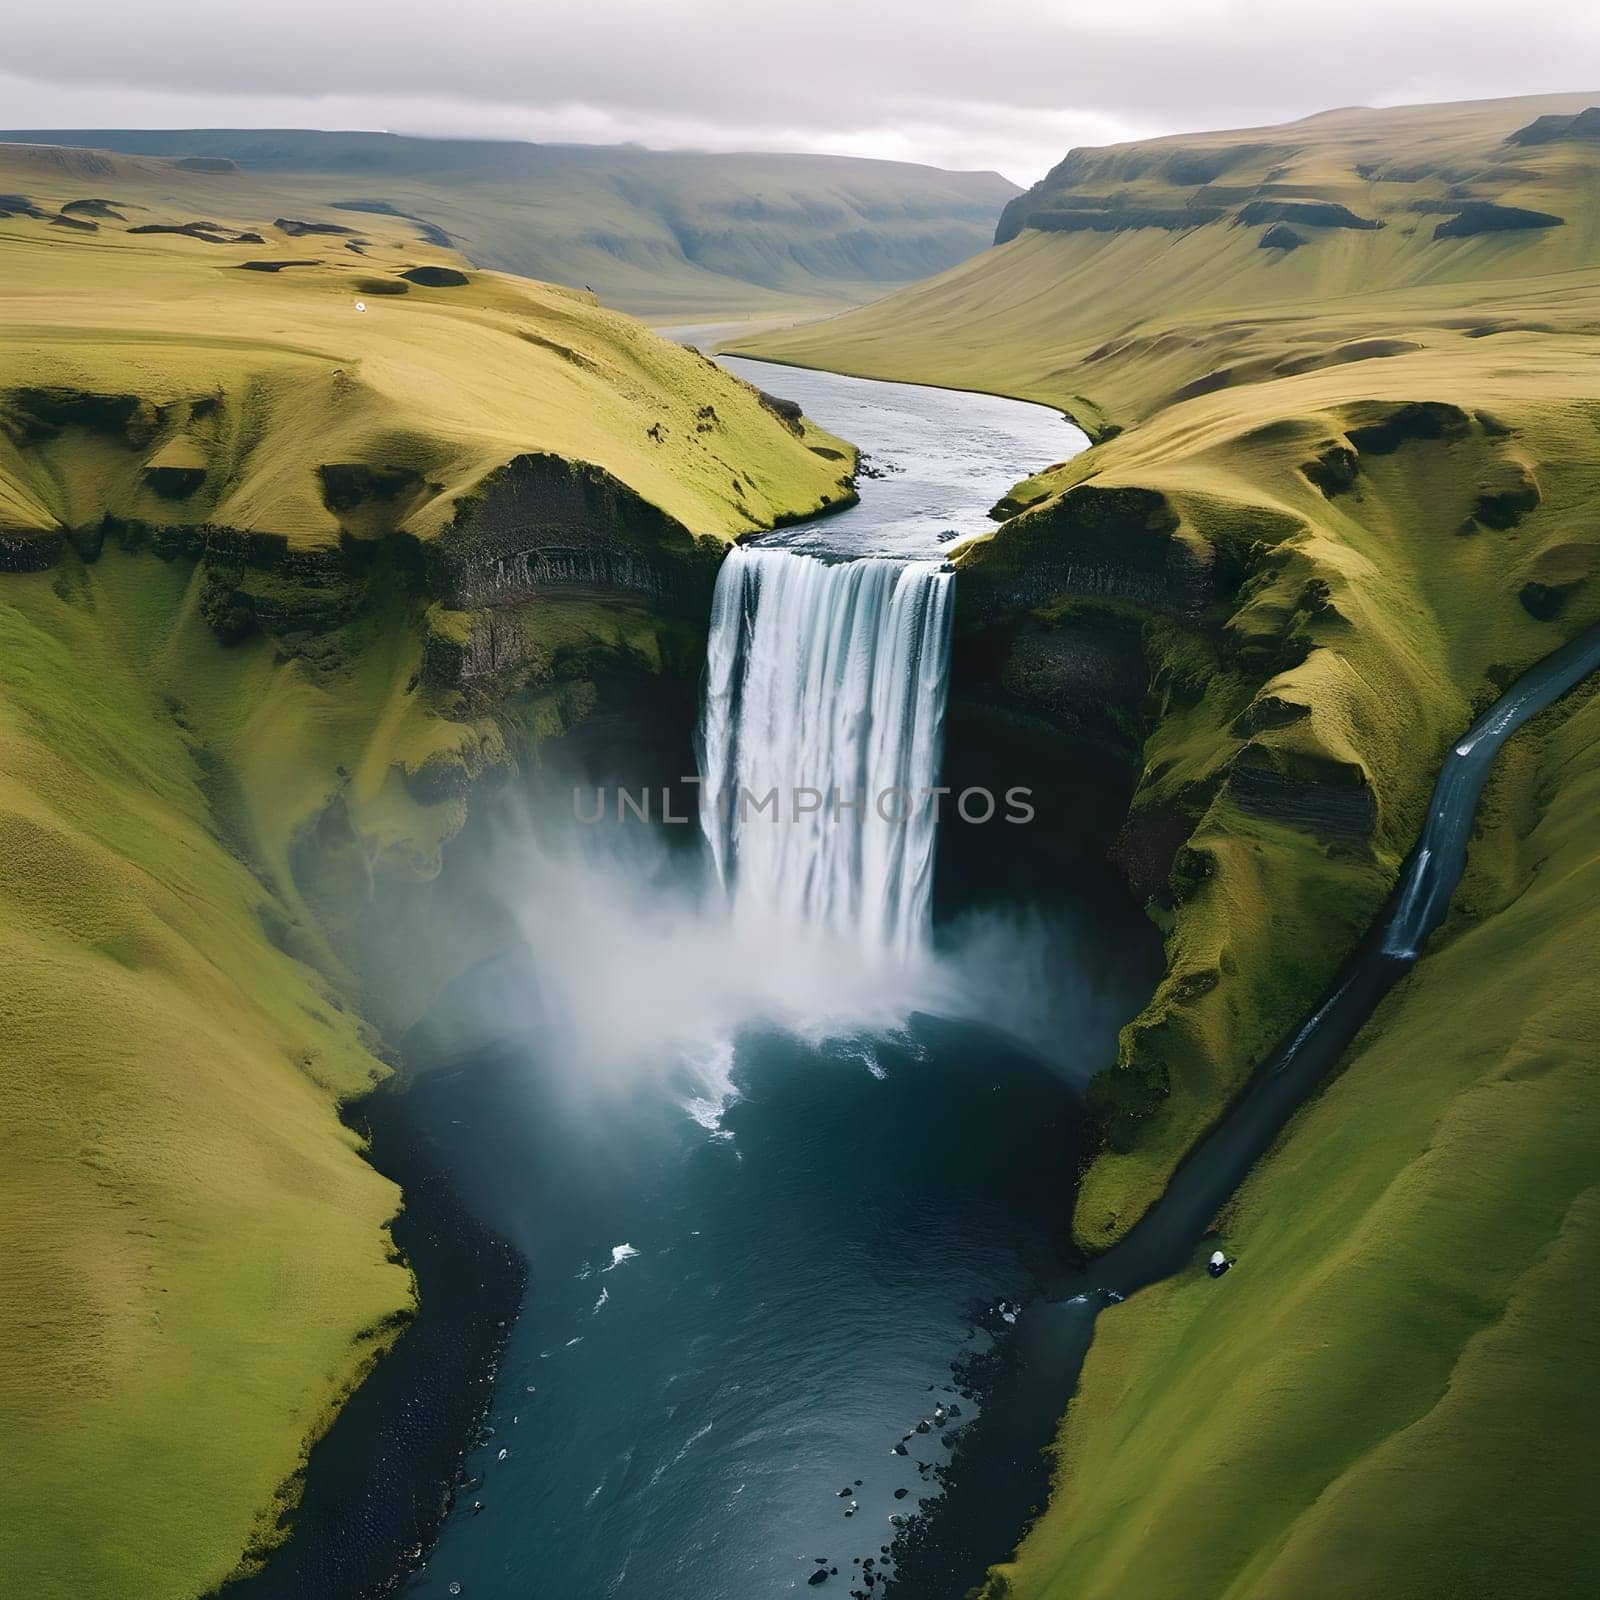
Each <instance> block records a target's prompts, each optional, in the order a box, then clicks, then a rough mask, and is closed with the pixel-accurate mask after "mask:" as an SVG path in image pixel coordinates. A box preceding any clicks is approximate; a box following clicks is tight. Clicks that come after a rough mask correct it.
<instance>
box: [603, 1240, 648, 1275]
mask: <svg viewBox="0 0 1600 1600" xmlns="http://www.w3.org/2000/svg"><path fill="white" fill-rule="evenodd" d="M638 1253H639V1252H638V1251H637V1250H635V1249H634V1248H633V1246H632V1245H631V1244H618V1245H613V1246H612V1247H611V1265H610V1266H609V1267H602V1268H601V1269H600V1270H601V1271H602V1272H611V1271H613V1270H615V1269H616V1268H617V1267H620V1266H621V1265H622V1263H623V1262H624V1261H632V1260H633V1258H634V1257H635V1256H636V1255H638Z"/></svg>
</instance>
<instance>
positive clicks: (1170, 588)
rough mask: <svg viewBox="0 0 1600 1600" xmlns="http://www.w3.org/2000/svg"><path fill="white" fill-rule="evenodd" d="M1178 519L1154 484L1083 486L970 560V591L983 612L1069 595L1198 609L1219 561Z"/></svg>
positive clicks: (965, 574)
mask: <svg viewBox="0 0 1600 1600" xmlns="http://www.w3.org/2000/svg"><path fill="white" fill-rule="evenodd" d="M1178 525H1179V524H1178V517H1177V515H1176V513H1175V512H1174V511H1173V510H1172V508H1171V507H1170V506H1169V505H1168V504H1167V501H1166V498H1165V497H1164V496H1163V495H1161V494H1158V493H1157V492H1156V491H1154V490H1150V489H1121V488H1119V489H1100V488H1096V487H1095V486H1094V485H1092V484H1081V485H1079V486H1078V487H1077V488H1076V489H1071V490H1069V491H1068V492H1067V493H1066V494H1065V495H1063V496H1062V497H1061V499H1060V500H1059V501H1057V502H1056V504H1055V505H1054V506H1051V507H1046V508H1042V509H1040V510H1038V511H1034V512H1030V513H1028V514H1027V515H1026V516H1025V517H1022V518H1019V519H1017V521H1016V522H1015V523H1014V524H1012V525H1011V527H1010V528H1008V530H1007V535H1006V537H1004V538H1003V539H997V540H995V541H993V542H992V543H990V544H987V545H980V546H979V547H977V549H975V550H974V551H973V552H972V554H971V555H970V556H969V557H968V558H967V559H966V560H965V561H963V563H962V566H961V573H962V581H961V584H960V586H959V588H960V591H961V592H962V598H963V599H967V598H968V597H970V606H971V609H970V612H969V614H971V615H973V616H974V617H975V618H977V619H979V620H981V619H983V618H984V617H985V616H994V615H997V614H998V613H1000V612H1002V611H1006V610H1011V609H1014V608H1018V607H1027V606H1039V605H1044V604H1046V603H1048V602H1050V601H1054V600H1060V599H1061V598H1062V597H1063V596H1078V597H1082V598H1085V599H1092V600H1101V601H1104V600H1120V601H1125V602H1127V603H1128V604H1131V605H1136V606H1138V607H1140V608H1141V609H1147V610H1152V611H1159V612H1166V613H1169V614H1175V615H1185V614H1195V613H1198V612H1199V611H1201V610H1202V609H1203V608H1204V607H1205V605H1206V604H1207V602H1208V601H1209V600H1210V599H1211V598H1212V593H1213V588H1214V584H1213V573H1212V570H1211V563H1210V561H1209V559H1208V558H1207V557H1206V556H1204V555H1201V554H1197V553H1196V551H1195V550H1194V549H1193V548H1191V547H1190V546H1189V545H1187V544H1185V543H1183V542H1181V541H1179V540H1177V539H1175V538H1174V537H1173V535H1174V534H1175V533H1176V532H1177V531H1178ZM957 604H958V605H960V604H961V601H960V600H958V602H957Z"/></svg>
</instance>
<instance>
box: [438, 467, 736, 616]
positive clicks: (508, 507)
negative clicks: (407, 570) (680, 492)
mask: <svg viewBox="0 0 1600 1600" xmlns="http://www.w3.org/2000/svg"><path fill="white" fill-rule="evenodd" d="M719 557H720V550H718V549H713V548H711V546H710V545H709V544H708V543H705V542H697V541H696V540H695V539H694V538H693V537H692V536H691V535H690V533H689V531H688V530H687V529H686V528H685V527H684V526H683V525H682V524H681V523H679V522H676V521H674V520H673V519H672V518H671V517H669V516H668V515H667V514H666V513H665V512H663V511H660V510H658V509H657V508H656V507H655V506H652V505H651V504H649V502H648V501H646V500H644V499H642V498H641V497H640V496H639V495H637V494H636V493H634V491H633V490H632V489H630V488H628V486H627V485H626V484H624V483H622V482H620V481H619V480H618V479H616V478H614V477H612V476H611V474H610V473H608V472H606V471H604V469H602V468H600V467H596V466H592V465H589V464H588V463H584V462H571V461H566V460H563V459H562V458H561V457H559V456H553V455H543V454H540V455H527V456H519V457H518V458H517V460H515V461H513V462H511V463H510V464H509V465H507V466H505V467H502V468H501V469H500V470H499V471H497V472H495V473H493V474H492V475H491V476H490V477H489V478H488V479H487V480H485V482H484V484H483V485H482V486H481V488H480V492H479V493H478V494H477V495H476V496H475V497H474V498H473V499H471V500H467V501H464V502H463V503H462V505H461V508H460V510H459V511H458V513H457V516H456V520H455V522H454V523H453V524H452V525H451V526H450V527H449V528H448V529H446V530H445V532H444V534H443V535H442V536H441V538H440V539H439V540H438V541H437V544H436V545H435V546H434V547H433V548H432V549H431V550H430V552H429V560H430V566H431V576H432V579H433V581H432V584H431V588H432V590H433V592H434V593H435V594H437V595H438V596H440V597H441V598H442V599H444V600H445V601H446V602H447V603H448V604H450V605H452V606H454V607H456V608H458V609H461V610H471V609H474V608H476V607H479V606H485V605H498V604H506V603H509V602H512V601H516V600H526V599H530V598H532V597H533V596H534V595H536V594H537V593H539V592H540V591H541V590H543V589H548V588H552V587H562V588H574V587H576V588H586V589H601V590H609V591H620V592H625V593H632V594H639V595H644V596H645V597H647V598H648V599H650V600H651V601H653V602H656V603H659V604H663V605H666V606H669V607H672V608H678V609H685V610H687V611H689V612H692V613H693V614H694V615H696V616H697V617H699V616H703V614H704V611H705V608H706V606H708V605H709V603H710V593H711V586H712V584H713V582H714V581H715V575H716V567H717V562H718V559H719Z"/></svg>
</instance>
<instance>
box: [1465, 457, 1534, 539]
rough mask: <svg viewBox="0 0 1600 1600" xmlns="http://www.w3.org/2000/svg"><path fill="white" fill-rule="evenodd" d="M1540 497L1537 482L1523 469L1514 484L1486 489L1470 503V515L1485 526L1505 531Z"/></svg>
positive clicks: (1517, 521)
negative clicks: (1471, 504) (1518, 479)
mask: <svg viewBox="0 0 1600 1600" xmlns="http://www.w3.org/2000/svg"><path fill="white" fill-rule="evenodd" d="M1540 499H1541V496H1540V493H1539V485H1538V483H1537V481H1536V480H1535V479H1534V477H1533V474H1532V473H1530V472H1527V471H1524V472H1523V473H1522V474H1521V478H1520V481H1519V482H1517V483H1514V484H1510V485H1508V486H1507V487H1505V488H1502V489H1485V490H1484V492H1483V493H1482V494H1480V495H1479V496H1478V498H1477V500H1476V501H1475V502H1474V503H1473V507H1472V515H1473V518H1474V520H1476V521H1478V522H1481V523H1482V524H1483V525H1484V527H1486V528H1493V529H1495V530H1496V531H1497V532H1499V533H1505V532H1507V531H1508V530H1509V529H1511V528H1514V527H1516V525H1517V524H1518V523H1519V522H1521V521H1522V519H1523V518H1524V517H1525V516H1527V514H1528V513H1529V512H1530V511H1533V510H1536V509H1537V508H1538V506H1539V503H1540Z"/></svg>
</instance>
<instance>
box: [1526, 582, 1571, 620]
mask: <svg viewBox="0 0 1600 1600" xmlns="http://www.w3.org/2000/svg"><path fill="white" fill-rule="evenodd" d="M1577 588H1578V584H1577V583H1525V584H1523V586H1522V588H1521V590H1520V591H1519V592H1518V594H1517V599H1518V600H1519V601H1521V603H1522V609H1523V610H1524V611H1526V612H1527V613H1528V615H1529V616H1530V617H1534V618H1537V620H1538V621H1540V622H1552V621H1554V620H1555V618H1557V617H1558V616H1560V615H1561V611H1562V608H1563V607H1564V606H1565V605H1566V603H1567V601H1568V600H1570V599H1571V598H1572V595H1573V593H1574V592H1575V591H1576V590H1577Z"/></svg>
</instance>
